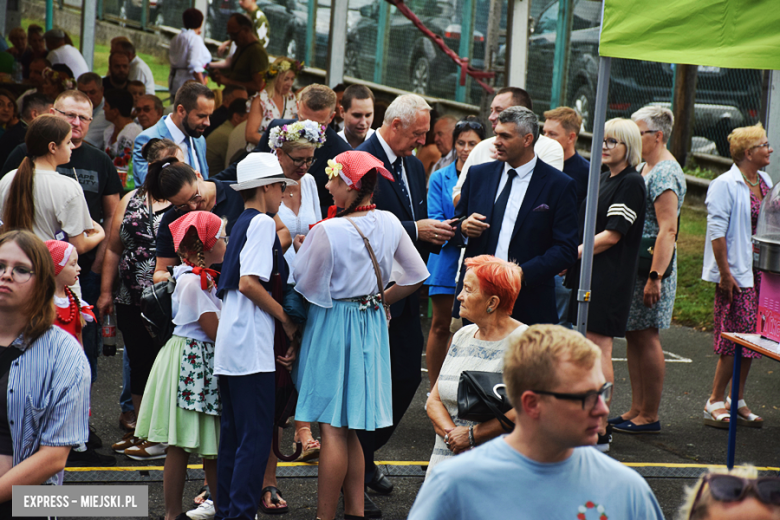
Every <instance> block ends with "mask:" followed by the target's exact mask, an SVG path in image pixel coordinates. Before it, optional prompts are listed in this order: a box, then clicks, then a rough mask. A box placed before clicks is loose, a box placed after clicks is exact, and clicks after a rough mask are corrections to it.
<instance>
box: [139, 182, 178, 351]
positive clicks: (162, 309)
mask: <svg viewBox="0 0 780 520" xmlns="http://www.w3.org/2000/svg"><path fill="white" fill-rule="evenodd" d="M147 202H148V204H149V229H150V230H151V231H152V234H154V214H153V212H152V207H153V206H152V196H151V195H149V196H148V197H147ZM168 272H169V273H170V275H171V276H170V278H169V279H168V280H166V281H164V282H157V283H156V284H154V285H150V286H148V287H144V290H143V291H142V292H141V302H140V307H141V317H142V318H143V319H144V322H145V323H144V326H145V327H146V331H147V332H148V333H149V335H150V336H151V337H152V341H154V344H155V346H156V347H157V348H161V347H162V346H163V345H165V344H166V343H167V342H168V340H169V339H171V336H173V329H174V328H175V327H176V326H175V325H174V324H173V291H174V289H176V280H174V278H173V267H170V266H169V267H168Z"/></svg>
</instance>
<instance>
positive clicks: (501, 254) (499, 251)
mask: <svg viewBox="0 0 780 520" xmlns="http://www.w3.org/2000/svg"><path fill="white" fill-rule="evenodd" d="M535 167H536V155H534V158H533V159H531V160H530V161H528V162H527V163H525V164H523V165H522V166H519V167H517V168H512V167H511V166H509V163H504V172H503V173H502V174H501V180H500V181H499V182H498V190H496V198H495V200H496V201H497V200H498V197H499V195H501V192H502V191H503V189H504V186H506V183H507V180H508V179H509V170H514V171H515V172H517V175H515V177H514V179H512V188H511V191H510V192H509V200H508V201H507V204H506V209H505V210H504V220H502V221H501V231H499V233H498V244H497V245H496V253H495V256H496V257H498V258H500V259H502V260H509V258H508V257H509V243H510V242H511V241H512V233H514V230H515V222H517V214H518V213H519V212H520V206H522V205H523V200H524V199H525V193H526V191H528V184H530V182H531V175H533V173H534V168H535Z"/></svg>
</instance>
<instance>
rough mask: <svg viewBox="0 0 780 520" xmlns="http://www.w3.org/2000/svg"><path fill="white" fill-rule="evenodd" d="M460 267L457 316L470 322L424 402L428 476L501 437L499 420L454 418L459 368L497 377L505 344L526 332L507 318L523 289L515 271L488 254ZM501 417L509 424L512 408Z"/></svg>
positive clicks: (455, 340) (454, 341) (457, 337)
mask: <svg viewBox="0 0 780 520" xmlns="http://www.w3.org/2000/svg"><path fill="white" fill-rule="evenodd" d="M465 264H466V268H467V269H468V271H467V272H466V276H465V278H464V279H463V290H462V291H461V293H460V294H459V295H458V301H459V302H460V306H461V307H460V315H461V317H463V318H466V319H467V320H469V321H470V322H472V324H471V325H467V326H465V327H463V328H462V329H460V330H459V331H458V332H457V333H456V334H455V336H454V337H453V338H452V345H451V346H450V350H449V352H447V357H446V358H445V360H444V364H442V367H441V372H440V373H439V379H438V380H437V381H436V384H435V385H434V386H433V390H431V395H430V397H429V398H428V403H427V405H426V409H427V411H428V417H430V419H431V422H432V423H433V428H434V429H435V430H436V444H435V445H434V447H433V453H432V454H431V460H430V462H429V464H428V472H430V471H431V468H433V467H434V466H435V465H436V464H438V463H439V462H441V461H443V460H446V459H447V458H448V457H452V456H453V455H457V454H459V453H462V452H464V451H466V450H469V449H470V448H473V447H474V446H476V445H478V444H482V443H484V442H486V441H489V440H490V439H493V438H495V437H498V436H499V435H500V434H502V433H504V430H503V429H502V427H501V424H500V423H499V422H498V419H491V420H489V421H485V422H483V423H477V422H474V421H468V420H464V419H461V418H459V417H458V381H459V380H460V374H461V372H463V371H464V370H476V371H480V372H496V373H499V374H500V373H502V372H503V371H504V352H505V351H506V348H507V346H508V345H509V344H510V342H511V341H513V340H514V339H516V338H517V337H518V336H519V335H521V334H522V333H523V332H525V330H526V329H527V328H528V326H527V325H525V324H523V323H520V322H519V321H517V320H515V319H513V318H512V308H513V307H514V305H515V300H516V299H517V295H518V294H520V286H521V285H522V274H521V271H520V267H519V266H518V265H517V264H515V263H513V262H507V261H506V260H501V259H500V258H496V257H495V256H491V255H481V256H476V257H474V258H467V259H466V261H465ZM506 416H507V418H508V419H509V420H510V421H512V422H514V410H510V411H509V412H507V414H506Z"/></svg>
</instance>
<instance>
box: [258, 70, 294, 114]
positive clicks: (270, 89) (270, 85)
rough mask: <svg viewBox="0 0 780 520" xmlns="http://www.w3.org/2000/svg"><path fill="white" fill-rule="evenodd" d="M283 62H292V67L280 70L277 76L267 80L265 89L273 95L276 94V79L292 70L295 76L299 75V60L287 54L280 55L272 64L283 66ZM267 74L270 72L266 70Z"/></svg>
mask: <svg viewBox="0 0 780 520" xmlns="http://www.w3.org/2000/svg"><path fill="white" fill-rule="evenodd" d="M282 63H289V64H290V68H289V69H287V70H280V71H279V72H278V73H277V74H276V76H274V77H272V78H268V79H267V80H266V82H265V90H266V92H268V94H270V95H271V96H273V94H274V85H275V84H276V80H277V79H279V78H283V77H284V76H286V75H287V73H288V72H292V73H293V75H294V76H293V77H298V69H297V62H296V61H295V60H294V59H292V58H288V57H286V56H279V57H278V58H276V59H275V60H274V62H273V63H272V65H275V66H277V67H279V68H281V67H280V66H281V64H282ZM266 74H268V73H267V72H266ZM282 115H284V114H282Z"/></svg>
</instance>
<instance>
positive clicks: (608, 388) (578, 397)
mask: <svg viewBox="0 0 780 520" xmlns="http://www.w3.org/2000/svg"><path fill="white" fill-rule="evenodd" d="M531 391H532V392H533V393H535V394H541V395H551V396H553V397H554V398H556V399H565V400H567V401H582V409H583V410H585V409H586V408H587V409H588V410H592V409H593V408H595V407H596V403H598V399H599V397H601V398H602V399H604V402H607V401H609V399H610V397H612V383H604V386H602V387H601V388H599V389H598V390H591V391H590V392H585V393H584V394H560V393H558V392H547V391H544V390H531Z"/></svg>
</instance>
